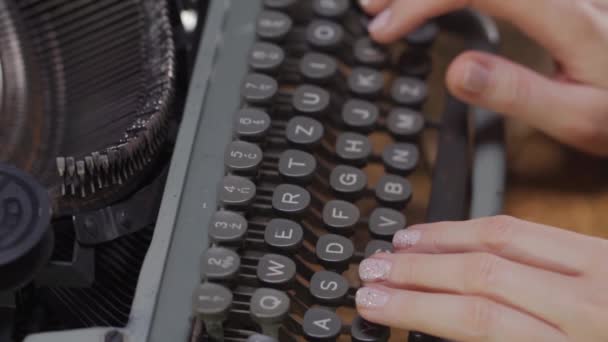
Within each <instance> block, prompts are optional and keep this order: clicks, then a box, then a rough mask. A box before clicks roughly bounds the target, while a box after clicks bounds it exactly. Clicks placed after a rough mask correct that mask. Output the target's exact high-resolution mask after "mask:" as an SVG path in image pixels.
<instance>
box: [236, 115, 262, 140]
mask: <svg viewBox="0 0 608 342" xmlns="http://www.w3.org/2000/svg"><path fill="white" fill-rule="evenodd" d="M270 123H271V121H270V116H269V115H268V114H267V113H266V112H264V111H262V110H260V109H255V108H244V109H241V110H239V112H238V113H237V114H236V118H235V124H234V126H235V128H234V130H235V133H236V135H237V136H238V137H239V138H241V139H243V140H251V141H258V140H261V139H262V138H264V136H266V133H267V132H268V130H269V129H270Z"/></svg>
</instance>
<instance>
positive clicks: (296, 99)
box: [292, 85, 330, 116]
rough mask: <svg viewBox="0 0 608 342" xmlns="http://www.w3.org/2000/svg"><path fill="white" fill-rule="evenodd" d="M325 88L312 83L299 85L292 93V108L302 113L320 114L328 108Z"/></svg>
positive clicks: (328, 101) (327, 95)
mask: <svg viewBox="0 0 608 342" xmlns="http://www.w3.org/2000/svg"><path fill="white" fill-rule="evenodd" d="M329 103H330V98H329V93H328V92H327V90H325V89H322V88H319V87H317V86H312V85H301V86H299V87H297V88H296V90H295V92H294V94H293V100H292V105H293V108H294V109H295V110H296V112H298V113H299V114H302V115H310V116H321V115H322V114H324V113H326V112H327V110H328V109H329Z"/></svg>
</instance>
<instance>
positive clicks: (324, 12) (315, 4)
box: [312, 0, 350, 19]
mask: <svg viewBox="0 0 608 342" xmlns="http://www.w3.org/2000/svg"><path fill="white" fill-rule="evenodd" d="M312 9H313V11H314V13H315V14H316V15H318V16H320V17H326V18H328V19H334V18H341V17H343V16H344V15H346V13H347V12H348V10H349V9H350V0H313V1H312Z"/></svg>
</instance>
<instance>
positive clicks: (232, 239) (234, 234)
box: [208, 210, 247, 245]
mask: <svg viewBox="0 0 608 342" xmlns="http://www.w3.org/2000/svg"><path fill="white" fill-rule="evenodd" d="M208 232H209V238H210V239H211V241H212V242H215V243H220V244H226V245H232V244H235V245H240V244H241V242H242V241H243V239H244V238H245V235H246V233H247V220H245V218H244V217H243V216H241V215H239V214H237V213H235V212H232V211H228V210H220V211H217V212H215V214H213V218H212V219H211V223H210V224H209V229H208Z"/></svg>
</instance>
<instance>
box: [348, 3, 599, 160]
mask: <svg viewBox="0 0 608 342" xmlns="http://www.w3.org/2000/svg"><path fill="white" fill-rule="evenodd" d="M360 3H361V5H362V7H363V8H364V9H365V10H366V11H367V12H369V13H370V14H372V15H376V14H377V16H376V18H375V19H374V20H373V22H372V23H371V25H370V27H369V29H370V33H371V35H372V36H373V37H374V38H375V39H376V40H378V41H380V42H385V43H386V42H391V41H394V40H396V39H398V38H399V37H401V36H403V35H405V34H406V33H407V32H409V31H411V30H412V29H414V28H415V27H417V26H419V25H420V24H422V23H423V22H424V21H426V20H428V19H430V18H432V17H435V16H438V15H441V14H444V13H447V12H449V11H453V10H457V9H460V8H463V7H466V6H471V7H474V8H477V9H479V10H481V11H484V12H486V13H488V14H490V15H493V16H496V17H500V18H502V19H505V20H508V21H510V22H512V23H513V24H515V25H516V26H518V27H519V28H520V29H521V30H523V31H524V32H525V33H527V34H528V35H529V36H530V37H532V38H533V39H535V40H537V41H538V42H539V43H540V44H541V45H543V46H544V47H545V48H546V49H547V50H548V51H549V52H550V53H551V54H552V55H553V57H554V58H555V60H556V62H557V65H558V67H559V71H558V73H557V74H556V75H555V77H553V78H552V79H549V78H546V77H545V76H543V75H540V74H538V73H536V72H534V71H532V70H529V69H527V68H525V67H523V66H521V65H517V64H515V63H513V62H510V61H508V60H505V59H503V58H500V57H496V56H492V55H489V54H485V53H478V52H467V53H464V54H462V55H461V56H459V57H458V58H457V59H456V60H455V61H454V62H453V63H452V65H451V67H450V68H449V70H448V73H447V84H448V87H449V89H450V91H451V92H452V93H453V94H454V95H455V96H457V97H459V98H461V99H463V100H464V101H467V102H469V103H473V104H476V105H479V106H482V107H486V108H489V109H492V110H494V111H497V112H500V113H504V114H505V115H507V116H510V117H514V118H518V119H521V120H523V121H526V122H528V123H529V124H531V125H532V126H535V127H537V128H538V129H540V130H543V131H545V132H546V133H548V134H549V135H552V136H554V137H555V138H557V139H559V140H561V141H563V142H564V143H567V144H570V145H572V146H575V147H577V148H579V149H581V150H583V151H586V152H589V153H592V154H596V155H600V156H608V1H606V0H360Z"/></svg>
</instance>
